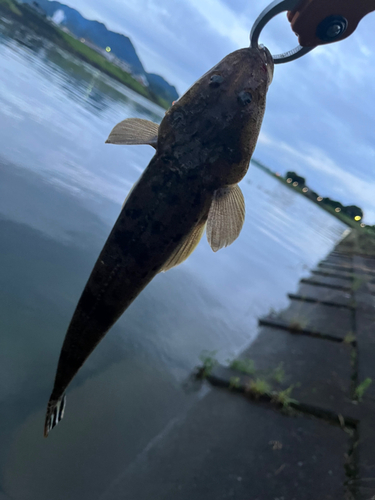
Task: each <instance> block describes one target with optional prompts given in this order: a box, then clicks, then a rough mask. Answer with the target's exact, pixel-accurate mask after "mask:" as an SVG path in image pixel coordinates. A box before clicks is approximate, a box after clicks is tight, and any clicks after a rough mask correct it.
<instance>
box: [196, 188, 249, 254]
mask: <svg viewBox="0 0 375 500" xmlns="http://www.w3.org/2000/svg"><path fill="white" fill-rule="evenodd" d="M244 221H245V200H244V197H243V194H242V191H241V189H240V187H239V186H238V185H237V184H235V185H233V186H228V187H225V188H221V189H218V190H217V191H215V193H214V198H213V200H212V204H211V207H210V211H209V213H208V219H207V231H206V233H207V240H208V243H209V244H210V246H211V248H212V250H213V251H214V252H217V251H218V250H220V248H223V247H227V246H228V245H230V244H231V243H233V241H234V240H235V239H236V238H237V237H238V236H239V234H240V232H241V229H242V226H243V223H244Z"/></svg>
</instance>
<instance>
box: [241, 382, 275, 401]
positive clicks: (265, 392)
mask: <svg viewBox="0 0 375 500" xmlns="http://www.w3.org/2000/svg"><path fill="white" fill-rule="evenodd" d="M271 389H272V388H271V385H270V384H269V383H268V382H267V380H265V379H263V378H257V379H255V380H253V379H251V380H249V382H248V383H247V384H246V387H245V391H246V392H249V393H251V394H252V395H253V396H255V397H260V396H270V395H271Z"/></svg>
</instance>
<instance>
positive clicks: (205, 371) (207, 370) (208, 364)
mask: <svg viewBox="0 0 375 500" xmlns="http://www.w3.org/2000/svg"><path fill="white" fill-rule="evenodd" d="M216 353H217V351H211V352H203V353H202V354H201V355H200V356H199V359H200V360H201V361H202V363H203V366H202V367H201V369H200V375H201V376H202V377H204V378H206V377H208V376H209V375H210V374H211V372H212V370H213V369H214V367H215V366H216V365H217V364H218V361H217V359H216V358H215V355H216Z"/></svg>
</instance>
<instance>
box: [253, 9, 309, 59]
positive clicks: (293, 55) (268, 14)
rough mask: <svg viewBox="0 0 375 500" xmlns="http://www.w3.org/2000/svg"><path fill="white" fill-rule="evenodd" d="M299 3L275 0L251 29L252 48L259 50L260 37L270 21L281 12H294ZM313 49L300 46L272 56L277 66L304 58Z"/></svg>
mask: <svg viewBox="0 0 375 500" xmlns="http://www.w3.org/2000/svg"><path fill="white" fill-rule="evenodd" d="M299 2H300V0H275V1H274V2H272V3H271V4H270V5H269V6H268V7H266V8H265V9H264V10H263V12H262V13H261V14H260V15H259V16H258V18H257V19H256V21H255V23H254V25H253V27H252V29H251V33H250V46H251V47H252V48H258V39H259V35H260V33H261V31H262V29H263V28H264V27H265V25H266V24H267V23H268V21H270V20H271V19H272V18H273V17H275V16H276V15H277V14H280V12H285V11H288V10H293V9H294V8H295V7H296V5H297V4H298V3H299ZM312 49H314V47H301V45H298V47H296V48H294V49H292V50H289V51H288V52H284V53H283V54H277V55H274V56H272V57H273V61H274V63H275V64H281V63H286V62H289V61H294V60H295V59H298V58H299V57H302V56H304V55H305V54H307V53H308V52H310V50H312Z"/></svg>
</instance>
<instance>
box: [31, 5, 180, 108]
mask: <svg viewBox="0 0 375 500" xmlns="http://www.w3.org/2000/svg"><path fill="white" fill-rule="evenodd" d="M22 2H23V3H27V4H30V5H32V4H35V0H22ZM37 4H38V5H39V7H40V8H41V9H43V10H44V12H45V13H46V15H47V16H48V17H51V18H52V17H53V18H54V20H56V21H57V20H58V22H59V24H60V25H61V26H65V27H66V28H68V30H69V31H70V32H71V33H73V35H75V36H76V37H77V38H85V39H86V40H88V41H90V42H92V43H94V44H95V45H97V46H98V47H100V48H102V49H105V48H106V47H111V52H112V53H113V54H114V55H115V56H117V57H118V58H119V59H121V60H122V61H124V62H126V63H127V64H128V65H129V66H130V67H131V68H132V71H133V74H134V75H140V76H143V77H146V78H147V80H148V82H149V84H150V87H149V89H150V90H151V91H152V92H154V93H155V94H159V95H161V96H162V97H163V98H164V99H166V100H167V101H168V102H172V101H175V100H176V99H178V97H179V96H178V93H177V91H176V88H175V87H174V86H173V85H170V84H169V83H168V82H167V81H166V80H164V78H163V77H162V76H160V75H155V74H153V73H147V72H146V71H145V69H144V67H143V64H142V62H141V60H140V59H139V57H138V55H137V52H136V50H135V48H134V46H133V44H132V42H131V41H130V39H129V38H128V37H127V36H125V35H121V34H120V33H115V32H113V31H110V30H108V29H107V28H106V26H105V25H104V24H103V23H100V22H98V21H90V20H88V19H85V18H84V17H83V16H82V15H81V14H80V13H79V12H78V11H77V10H75V9H72V8H71V7H68V6H67V5H64V4H62V3H60V2H55V1H50V0H37Z"/></svg>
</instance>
